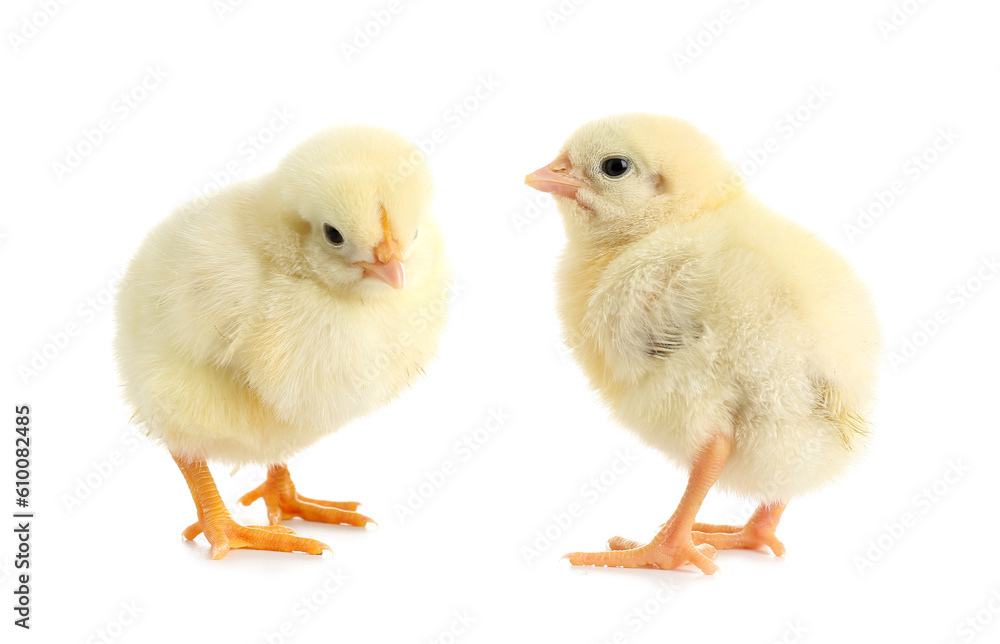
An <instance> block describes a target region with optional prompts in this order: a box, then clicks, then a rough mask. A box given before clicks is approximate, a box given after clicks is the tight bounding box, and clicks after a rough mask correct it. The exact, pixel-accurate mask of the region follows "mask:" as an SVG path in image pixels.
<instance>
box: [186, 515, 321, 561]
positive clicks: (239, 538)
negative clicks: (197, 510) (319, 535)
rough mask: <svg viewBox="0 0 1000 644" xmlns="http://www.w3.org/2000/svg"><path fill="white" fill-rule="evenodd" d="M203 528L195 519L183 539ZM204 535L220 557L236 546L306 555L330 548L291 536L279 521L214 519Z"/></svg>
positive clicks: (199, 532) (290, 532) (292, 531)
mask: <svg viewBox="0 0 1000 644" xmlns="http://www.w3.org/2000/svg"><path fill="white" fill-rule="evenodd" d="M227 514H228V513H227ZM203 531H204V529H203V528H202V524H201V521H200V520H199V521H195V522H194V523H192V524H191V525H190V526H188V527H187V528H186V529H185V530H184V532H183V533H182V534H183V536H184V538H185V539H188V540H193V539H194V538H195V537H197V536H198V535H199V534H201V533H202V532H203ZM209 535H211V536H209ZM205 538H206V539H208V542H209V543H210V544H211V546H212V559H222V558H223V557H225V556H226V554H228V553H229V551H230V550H234V549H237V548H248V549H250V550H274V551H278V552H304V553H306V554H310V555H318V554H321V553H322V552H323V551H324V550H329V549H330V546H328V545H326V544H325V543H323V542H321V541H316V540H315V539H306V538H303V537H297V536H295V531H294V530H292V529H291V528H286V527H285V526H283V525H252V526H244V525H240V524H239V523H236V522H235V521H233V519H232V517H220V518H218V519H217V520H215V521H214V522H213V524H212V527H211V528H210V529H209V530H208V531H207V532H206V533H205Z"/></svg>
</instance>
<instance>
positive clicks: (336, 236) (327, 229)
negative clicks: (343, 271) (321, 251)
mask: <svg viewBox="0 0 1000 644" xmlns="http://www.w3.org/2000/svg"><path fill="white" fill-rule="evenodd" d="M323 233H324V234H325V235H326V241H328V242H330V243H331V244H333V245H334V246H340V245H341V244H343V243H344V236H343V235H341V234H340V231H339V230H337V229H336V228H334V227H333V226H331V225H330V224H323Z"/></svg>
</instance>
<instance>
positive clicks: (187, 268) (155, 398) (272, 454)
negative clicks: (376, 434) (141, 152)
mask: <svg viewBox="0 0 1000 644" xmlns="http://www.w3.org/2000/svg"><path fill="white" fill-rule="evenodd" d="M419 156H420V155H419V152H417V151H416V149H415V148H414V147H413V146H412V144H410V143H409V142H407V141H405V140H404V139H402V137H399V136H398V135H396V134H394V133H392V132H390V131H388V130H384V129H382V128H374V127H367V126H365V127H347V128H332V129H330V130H327V131H325V132H322V133H320V134H318V135H316V136H315V137H313V138H312V139H310V140H309V141H307V142H306V143H304V144H302V145H301V146H300V147H299V148H297V149H296V150H294V151H293V152H292V153H291V154H290V155H289V156H288V157H287V158H286V159H285V160H284V161H283V162H282V164H281V166H279V168H278V169H277V170H275V171H274V172H272V173H269V174H268V175H265V176H263V177H261V178H258V179H253V180H247V181H241V182H238V183H235V184H232V185H230V186H228V187H225V188H223V189H221V190H220V191H219V192H218V193H216V194H214V195H212V196H209V197H207V198H200V199H197V200H195V201H192V202H190V203H188V204H186V205H184V206H182V207H180V208H179V209H177V210H176V211H175V212H174V213H173V214H171V215H170V216H169V217H168V218H166V219H165V220H164V221H162V222H161V223H160V224H159V225H158V226H157V227H156V228H154V229H153V230H152V231H151V232H150V234H149V235H148V236H147V238H146V239H145V241H144V242H143V243H142V245H141V247H140V248H139V250H138V252H137V253H136V255H135V257H134V258H133V260H132V261H131V263H130V265H129V267H128V270H127V273H126V276H125V278H124V280H123V284H122V290H121V293H120V295H119V298H118V303H117V321H118V330H117V335H116V341H115V350H116V353H117V357H118V362H119V368H120V372H121V375H122V380H123V383H124V390H125V397H126V399H127V402H128V403H129V404H130V405H131V406H132V407H133V408H134V410H135V419H136V420H137V421H138V422H139V423H140V424H141V425H142V426H143V427H144V429H145V431H146V432H147V433H148V434H149V436H150V437H152V438H153V439H155V440H157V441H159V442H160V443H162V444H164V445H165V446H166V447H167V448H168V449H169V450H170V451H171V453H172V454H174V455H175V457H179V458H181V459H186V460H190V459H216V460H221V461H224V462H228V463H232V464H244V463H280V462H283V461H284V460H285V459H287V458H288V457H290V456H291V455H293V454H294V453H296V452H298V451H299V450H301V449H303V448H305V447H307V446H309V445H311V444H312V443H314V442H315V441H316V440H318V439H319V438H321V437H322V436H324V435H326V434H327V433H329V432H331V431H334V430H336V429H338V428H339V427H341V426H343V425H344V424H346V423H348V422H350V421H351V420H353V419H355V418H358V417H359V416H364V415H366V414H369V413H371V412H373V411H375V410H377V409H379V408H380V407H382V406H384V405H385V404H386V403H388V402H389V401H390V400H391V399H392V398H394V397H395V396H396V395H397V394H399V393H400V392H401V391H402V390H403V389H404V388H405V387H406V386H407V385H409V384H410V383H411V382H412V381H413V380H414V378H415V377H416V376H417V375H418V374H419V373H421V369H422V367H423V366H424V365H425V364H427V362H428V361H429V360H430V359H431V358H432V357H433V355H434V353H435V351H436V347H437V343H438V338H439V335H440V333H441V330H442V328H443V326H444V322H445V309H446V307H445V301H446V288H447V281H448V271H447V267H446V263H445V260H444V250H443V243H442V238H441V234H440V230H439V229H438V226H437V224H436V222H435V221H434V219H433V217H432V216H431V215H430V213H429V212H427V209H428V206H429V199H430V194H431V187H430V178H429V174H428V172H427V169H426V166H425V165H423V164H422V161H420V162H416V171H412V168H414V162H415V160H416V159H417V158H418V157H419ZM407 164H409V165H407ZM401 168H410V169H411V172H410V173H409V174H407V173H406V172H405V171H402V172H401ZM393 178H395V179H396V181H395V182H393V180H392V179H393ZM376 203H380V204H384V207H385V210H386V211H388V212H389V213H390V214H389V217H393V216H395V219H394V220H393V224H394V227H395V229H396V231H397V232H402V233H404V234H402V235H400V237H404V239H403V240H402V247H403V250H402V252H403V254H404V255H405V261H406V266H407V267H408V269H409V280H408V283H407V285H406V287H405V288H403V289H401V290H398V291H396V290H393V289H391V288H389V286H387V285H386V284H382V283H375V284H369V283H368V282H372V280H371V279H370V278H364V279H362V278H361V275H362V271H361V269H360V268H352V267H351V265H350V263H349V262H350V261H351V260H355V259H357V260H373V258H372V251H371V250H370V249H371V247H373V246H375V245H376V243H378V241H379V236H380V235H381V234H382V228H381V227H380V226H381V224H380V222H379V221H378V214H377V211H376V210H374V208H375V204H376ZM331 217H332V218H333V219H336V220H337V221H338V223H337V225H338V226H339V227H342V228H343V229H344V231H345V232H344V234H345V236H346V237H347V238H348V241H347V244H348V245H353V247H350V248H345V249H343V253H344V254H345V257H344V258H340V257H339V256H337V257H334V256H332V255H331V256H330V257H327V256H326V255H324V253H326V252H333V251H331V250H330V249H326V250H324V249H323V248H322V247H321V244H322V241H316V240H315V238H316V237H317V236H319V237H322V232H321V231H319V230H318V229H319V228H321V227H322V226H323V225H324V221H326V220H327V219H330V218H331ZM418 224H419V231H420V234H419V240H413V241H411V239H410V238H411V237H415V236H416V230H417V226H418ZM328 261H329V262H330V263H331V264H332V263H335V262H340V264H343V265H342V266H339V268H337V269H336V270H334V268H332V267H329V266H326V265H325V264H324V262H328Z"/></svg>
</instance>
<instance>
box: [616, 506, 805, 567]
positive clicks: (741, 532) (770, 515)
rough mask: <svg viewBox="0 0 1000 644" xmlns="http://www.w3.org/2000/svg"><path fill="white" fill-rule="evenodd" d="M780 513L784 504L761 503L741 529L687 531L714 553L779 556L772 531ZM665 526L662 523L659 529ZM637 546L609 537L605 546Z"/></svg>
mask: <svg viewBox="0 0 1000 644" xmlns="http://www.w3.org/2000/svg"><path fill="white" fill-rule="evenodd" d="M784 511H785V504H784V503H777V504H775V505H770V506H768V505H764V504H763V503H762V504H761V505H760V506H758V507H757V509H756V510H755V511H754V513H753V516H751V517H750V519H749V520H747V522H746V525H744V526H735V525H714V524H710V523H696V524H694V527H693V529H692V532H691V540H692V541H693V542H694V543H695V544H699V545H700V544H709V545H711V546H712V547H713V548H715V549H716V550H734V549H737V548H742V549H746V550H756V549H758V548H764V547H767V548H770V549H771V552H773V553H774V554H775V555H777V556H779V557H783V556H784V555H785V545H784V544H783V543H781V541H780V540H779V539H778V537H776V536H775V534H774V531H775V529H776V528H777V527H778V521H779V520H780V519H781V513H782V512H784ZM667 525H668V524H664V525H663V526H661V527H666V526H667ZM641 545H642V544H640V543H639V542H638V541H633V540H632V539H626V538H624V537H612V538H611V539H610V540H608V547H609V548H611V549H612V550H631V549H634V548H638V547H640V546H641Z"/></svg>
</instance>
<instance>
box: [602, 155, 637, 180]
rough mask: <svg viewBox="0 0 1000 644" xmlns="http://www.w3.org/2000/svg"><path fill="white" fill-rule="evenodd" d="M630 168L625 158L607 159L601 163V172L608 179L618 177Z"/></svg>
mask: <svg viewBox="0 0 1000 644" xmlns="http://www.w3.org/2000/svg"><path fill="white" fill-rule="evenodd" d="M629 167H630V164H629V161H628V159H626V158H625V157H608V158H607V159H605V160H604V161H603V162H602V163H601V172H603V173H604V174H606V175H608V176H609V177H620V176H622V175H623V174H625V173H626V172H628V169H629Z"/></svg>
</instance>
